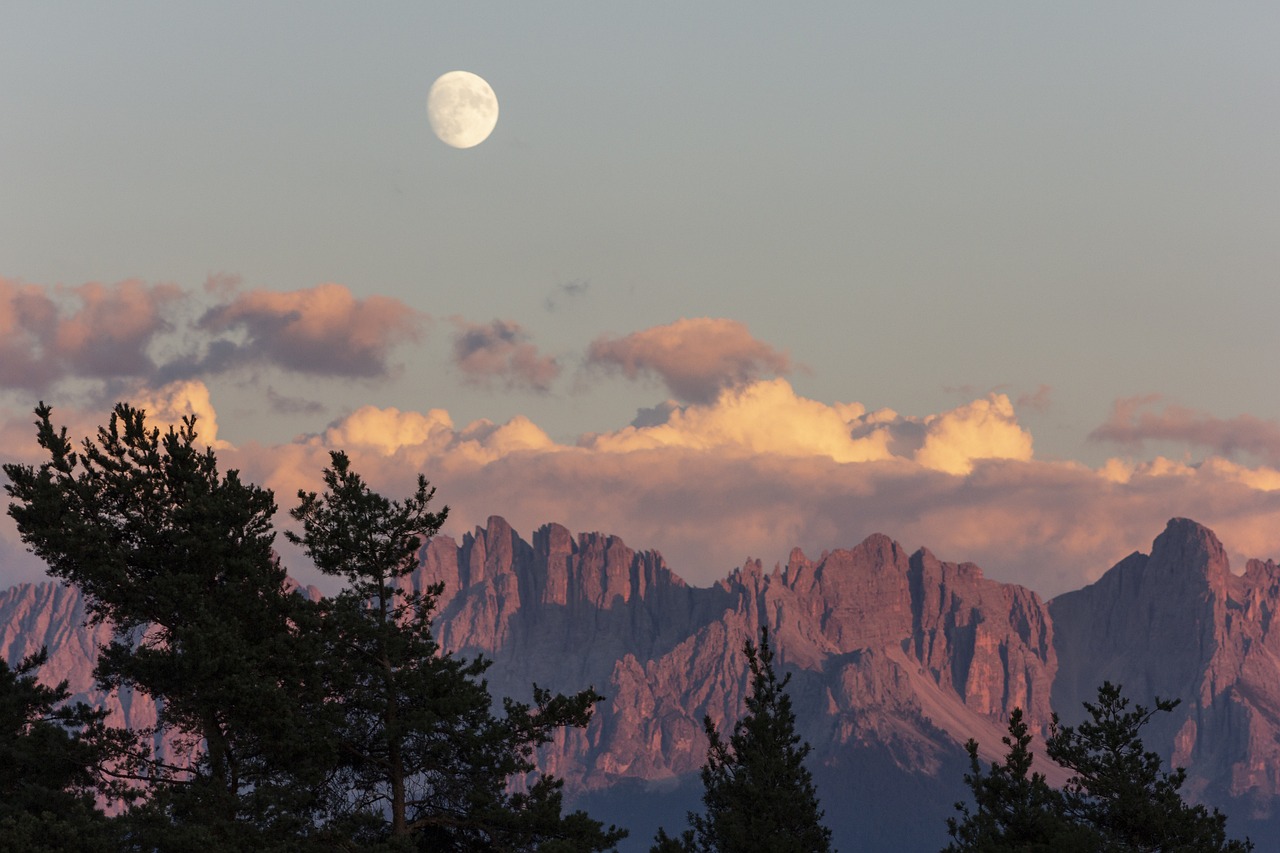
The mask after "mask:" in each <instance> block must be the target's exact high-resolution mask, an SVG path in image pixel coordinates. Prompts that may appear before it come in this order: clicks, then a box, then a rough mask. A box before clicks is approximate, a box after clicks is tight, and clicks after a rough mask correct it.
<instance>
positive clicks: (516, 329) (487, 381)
mask: <svg viewBox="0 0 1280 853" xmlns="http://www.w3.org/2000/svg"><path fill="white" fill-rule="evenodd" d="M452 322H453V325H454V329H455V331H454V335H453V363H454V365H455V366H456V367H457V368H458V370H460V371H461V372H462V376H463V378H464V379H465V380H466V381H467V382H468V383H470V384H473V385H479V386H490V385H493V384H494V383H499V384H501V385H502V386H504V387H506V388H508V389H514V388H527V389H530V390H533V391H539V392H543V393H545V392H547V391H549V390H550V389H551V383H552V382H553V381H554V380H555V379H556V377H558V376H559V375H560V371H561V367H560V364H559V363H558V362H557V361H556V360H555V358H554V357H552V356H549V355H543V354H542V353H540V352H539V351H538V348H537V347H536V346H535V345H534V344H532V343H530V340H529V335H528V333H527V332H525V330H524V329H523V328H522V327H521V326H520V324H519V323H516V322H514V321H511V320H493V321H491V322H489V323H471V322H468V321H467V320H464V319H463V318H461V317H454V318H452Z"/></svg>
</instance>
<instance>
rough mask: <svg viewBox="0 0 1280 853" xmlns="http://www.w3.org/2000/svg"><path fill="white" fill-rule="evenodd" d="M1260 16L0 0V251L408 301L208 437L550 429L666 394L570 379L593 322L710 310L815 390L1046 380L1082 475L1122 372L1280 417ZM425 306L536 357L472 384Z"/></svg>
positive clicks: (244, 391) (34, 262) (1053, 7)
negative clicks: (327, 285) (354, 423)
mask: <svg viewBox="0 0 1280 853" xmlns="http://www.w3.org/2000/svg"><path fill="white" fill-rule="evenodd" d="M1278 38H1280V6H1278V5H1277V4H1274V3H1224V4H1206V3H1169V2H1160V3H1155V2H1150V3H1115V2H1106V3H1062V4H1028V3H1020V2H1008V3H969V4H955V3H875V4H867V3H810V4H800V5H796V4H785V5H784V4H757V3H747V4H743V3H718V2H717V3H699V4H686V3H634V4H626V5H624V4H603V3H588V2H581V3H561V2H548V3H509V4H502V5H496V4H494V5H491V4H483V5H482V4H473V3H465V4H463V3H451V4H444V3H419V2H412V3H410V2H396V3H389V2H388V3H378V4H359V3H312V2H307V3H278V2H252V3H249V2H238V3H228V2H220V3H203V4H200V3H161V2H151V3H133V2H111V3H37V2H10V3H6V4H5V5H3V7H0V277H4V278H8V279H10V280H16V281H19V282H23V283H26V284H30V285H37V286H39V287H42V288H47V289H53V288H55V287H56V286H57V285H66V286H68V287H74V286H77V285H81V284H84V283H85V282H90V281H98V282H103V283H108V284H109V283H114V282H119V281H121V280H124V279H131V278H136V279H141V280H142V281H144V282H146V283H148V284H157V283H162V282H173V283H176V284H177V285H179V286H180V287H182V288H183V289H184V290H187V291H192V292H196V291H199V289H200V287H201V286H202V285H203V283H204V281H205V280H206V278H207V277H208V276H209V275H211V274H229V275H234V276H239V277H241V278H242V280H243V285H242V287H243V288H244V289H253V288H262V289H267V290H274V291H290V290H298V289H303V288H310V287H313V286H315V285H318V284H321V283H324V282H337V283H339V284H342V285H344V286H346V287H348V288H350V289H351V290H352V291H353V292H354V294H355V295H356V296H357V297H368V296H373V295H385V296H391V297H395V298H397V299H399V300H402V301H403V302H404V303H406V304H407V305H408V306H410V307H412V308H416V309H418V310H420V311H423V312H427V313H430V314H431V315H433V317H434V318H435V319H434V323H433V324H432V326H431V330H430V331H429V333H428V334H427V336H426V337H425V338H424V339H423V340H422V341H421V342H419V343H417V344H406V345H404V346H401V347H399V348H398V349H396V350H395V353H394V357H393V359H392V360H393V361H394V362H396V363H397V364H402V365H403V366H404V369H403V371H402V373H400V374H399V376H398V378H394V379H392V380H382V381H373V380H362V381H351V380H339V379H328V378H326V379H320V378H307V377H304V376H295V375H291V374H287V373H279V374H271V373H269V372H267V373H260V374H257V377H256V379H255V380H252V381H251V380H250V379H249V378H246V376H244V375H237V374H223V375H218V376H211V377H209V378H208V379H207V380H206V381H207V383H208V385H209V387H210V389H211V390H212V394H213V401H214V404H215V405H216V406H217V408H218V412H219V425H220V435H221V436H222V437H223V438H225V439H227V440H230V441H232V442H235V443H240V442H245V441H248V440H250V439H258V440H261V441H264V442H272V441H284V440H287V439H289V438H290V437H292V436H294V435H296V434H298V433H304V432H311V433H314V432H318V431H320V430H322V429H323V428H324V426H325V424H326V423H328V422H330V421H332V420H334V419H336V418H339V417H340V416H342V415H344V414H345V413H347V412H348V411H350V410H351V409H353V408H355V407H357V406H359V405H361V404H365V403H371V404H375V405H378V406H384V407H385V406H396V407H399V408H401V409H404V410H413V411H425V410H427V409H430V408H445V409H448V410H449V411H450V412H451V413H452V415H453V418H454V420H455V421H456V422H457V423H459V424H462V423H465V422H467V421H469V420H472V419H474V418H481V417H484V418H489V419H492V420H494V421H498V422H502V421H505V420H507V419H509V418H511V417H512V416H514V415H516V414H524V415H527V416H528V417H530V418H531V419H532V420H533V421H534V422H535V423H537V424H538V425H539V426H541V427H542V428H543V429H545V430H546V431H547V432H548V433H549V434H550V435H551V436H552V437H553V438H555V439H556V440H558V441H563V442H572V441H573V440H574V439H575V437H576V436H578V435H579V434H580V433H584V432H600V431H606V430H616V429H619V428H620V427H622V426H624V425H625V424H626V423H627V422H628V421H630V420H631V418H632V417H633V416H634V415H635V413H636V411H637V409H639V408H642V407H647V406H652V405H654V404H656V403H658V402H660V401H661V400H662V399H664V397H666V396H667V390H666V389H665V388H664V387H662V385H661V384H660V383H658V382H653V383H650V384H645V383H640V384H636V383H629V382H627V381H625V380H624V379H622V378H620V377H607V376H604V377H602V376H600V375H594V374H593V375H588V374H586V373H584V372H583V370H582V369H581V368H580V367H579V363H580V360H581V358H582V357H583V354H584V352H585V350H586V348H587V346H588V344H589V343H590V342H591V341H592V340H593V339H596V338H597V337H599V336H600V335H602V334H606V333H607V334H611V335H614V336H621V335H624V334H627V333H630V332H635V331H638V330H641V329H645V328H648V327H652V326H658V325H661V324H666V323H670V322H672V321H674V320H677V319H678V318H681V317H723V318H732V319H735V320H739V321H742V322H744V323H745V324H746V325H747V326H748V327H749V329H750V331H751V333H752V335H753V336H754V337H755V338H756V339H758V340H760V341H763V342H765V343H767V344H769V345H771V346H773V347H775V348H777V349H780V350H786V351H787V352H788V353H789V354H790V356H791V357H792V358H793V359H794V360H795V361H796V362H799V363H801V364H802V365H804V366H805V367H806V368H807V370H805V371H800V372H795V373H793V374H791V375H790V377H789V378H790V381H791V383H792V384H793V385H794V387H795V389H796V390H797V391H798V392H799V393H801V394H803V395H805V396H807V397H810V398H813V399H816V400H820V401H823V402H826V403H834V402H838V401H858V402H861V403H863V404H865V405H866V406H868V407H869V408H871V409H876V408H881V407H891V408H893V409H895V410H897V411H898V412H901V413H903V414H906V415H911V416H925V415H928V414H929V413H936V412H941V411H944V410H946V409H949V408H951V407H954V406H956V405H959V404H962V403H965V402H967V401H970V400H973V399H974V398H976V397H981V396H982V395H984V394H986V393H987V392H989V391H991V390H1001V391H1004V392H1005V393H1007V394H1008V395H1009V396H1010V397H1011V398H1015V399H1017V398H1019V397H1026V396H1029V395H1033V394H1034V393H1035V392H1036V391H1037V390H1038V389H1040V388H1041V386H1049V391H1048V392H1047V396H1046V395H1045V394H1041V396H1040V397H1039V402H1040V403H1041V404H1042V405H1040V406H1039V407H1035V406H1031V405H1023V406H1020V407H1019V408H1018V413H1017V417H1018V420H1019V422H1020V423H1021V424H1022V425H1023V426H1024V427H1026V428H1027V429H1028V430H1029V431H1030V432H1031V433H1032V434H1033V435H1034V437H1035V448H1036V456H1037V457H1038V458H1047V459H1078V460H1082V461H1085V462H1087V463H1089V464H1093V465H1096V464H1099V463H1100V462H1101V460H1103V459H1104V458H1106V457H1107V456H1110V455H1114V454H1115V453H1117V449H1116V448H1115V447H1114V446H1100V445H1098V444H1097V443H1096V442H1089V441H1088V440H1087V436H1088V434H1089V433H1090V431H1092V430H1093V429H1095V428H1096V427H1098V426H1099V425H1100V424H1102V423H1103V422H1104V421H1105V420H1106V419H1107V417H1108V415H1109V413H1110V411H1111V408H1112V405H1113V402H1114V401H1115V400H1117V399H1120V398H1126V397H1131V396H1135V395H1145V394H1162V395H1164V396H1165V399H1166V401H1167V402H1173V403H1178V404H1181V405H1183V406H1185V407H1188V408H1190V409H1194V410H1198V411H1201V412H1203V413H1204V414H1205V415H1206V416H1207V417H1212V418H1219V419H1233V418H1237V417H1238V416H1241V415H1252V416H1256V417H1257V418H1260V419H1262V420H1264V421H1274V420H1275V419H1277V418H1280V395H1277V393H1276V391H1277V359H1276V346H1275V322H1276V321H1275V318H1276V316H1277V313H1280V312H1278V311H1277V309H1280V296H1277V270H1280V233H1278V231H1280V159H1278V158H1280V50H1277V49H1276V44H1277V39H1278ZM453 69H463V70H468V71H472V72H475V73H477V74H480V75H481V76H483V77H484V78H485V79H486V80H488V82H489V83H490V84H491V85H492V86H493V88H494V90H495V92H496V93H497V96H498V98H499V101H500V104H501V115H500V118H499V121H498V125H497V128H496V129H495V131H494V133H493V135H492V136H491V137H490V138H489V140H488V141H486V142H485V143H483V144H482V145H480V146H478V147H477V148H474V149H469V150H461V151H460V150H455V149H451V148H448V147H446V146H445V145H443V144H441V143H440V142H438V141H437V140H436V139H435V138H434V137H432V135H431V132H430V129H429V127H428V124H427V121H426V114H425V103H424V101H425V96H426V92H427V89H428V88H429V87H430V85H431V82H432V81H433V80H434V79H435V78H436V77H437V76H438V75H439V74H441V73H443V72H445V71H449V70H453ZM583 285H585V286H583ZM570 291H573V292H572V293H571V292H570ZM451 317H461V318H465V320H466V321H467V322H471V323H488V322H490V321H492V320H494V319H503V320H509V321H516V322H518V323H519V324H521V325H522V326H523V327H524V329H525V331H526V333H527V335H528V340H529V341H530V342H531V343H533V344H535V345H536V346H537V347H538V348H539V349H540V351H541V352H543V353H545V354H550V355H554V356H557V357H558V358H559V360H560V364H561V366H562V368H563V372H562V373H561V375H560V377H559V378H558V379H557V380H556V381H555V383H554V384H552V385H551V387H550V390H549V391H547V392H544V393H535V392H533V391H527V390H526V391H521V390H515V391H509V390H502V389H501V388H489V389H485V388H477V387H472V386H469V385H467V384H465V383H463V382H461V381H460V377H459V375H458V373H457V370H456V368H455V367H453V366H451V364H450V358H449V353H450V346H451V335H452V334H453V328H454V327H453V325H452V324H451V321H450V319H449V318H451ZM268 387H270V388H271V389H272V390H273V392H274V393H276V394H277V395H285V396H291V397H295V398H298V399H299V400H305V401H310V402H313V403H319V404H320V408H314V407H313V409H312V410H311V411H307V412H302V413H294V414H284V413H279V412H272V411H270V410H269V408H268V407H267V405H266V402H265V401H266V396H265V394H266V389H267V388H268ZM0 393H3V394H4V395H5V396H4V397H3V400H4V401H6V402H5V405H6V408H7V409H9V410H12V411H23V410H25V409H27V408H28V406H29V403H30V402H31V401H30V400H29V399H28V398H29V397H30V396H32V395H31V394H30V393H29V392H28V391H9V392H0ZM1046 401H1047V405H1044V404H1045V402H1046ZM1154 449H1160V450H1162V451H1164V452H1169V453H1172V454H1173V455H1175V456H1176V455H1177V454H1179V453H1184V452H1188V451H1186V449H1185V448H1184V447H1183V446H1182V445H1178V444H1176V443H1175V444H1172V445H1169V444H1148V445H1146V446H1145V447H1144V448H1143V449H1141V450H1140V451H1137V452H1139V454H1140V455H1141V454H1143V453H1145V454H1148V455H1149V454H1150V453H1151V452H1154ZM1246 461H1247V460H1246ZM1255 461H1256V459H1255ZM1155 532H1158V531H1153V535H1154V533H1155ZM638 544H645V543H638Z"/></svg>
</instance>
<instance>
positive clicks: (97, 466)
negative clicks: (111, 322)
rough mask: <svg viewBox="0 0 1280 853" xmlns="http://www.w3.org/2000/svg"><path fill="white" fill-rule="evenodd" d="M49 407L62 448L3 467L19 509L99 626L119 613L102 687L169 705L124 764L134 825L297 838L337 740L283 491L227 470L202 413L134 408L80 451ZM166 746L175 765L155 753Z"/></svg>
mask: <svg viewBox="0 0 1280 853" xmlns="http://www.w3.org/2000/svg"><path fill="white" fill-rule="evenodd" d="M36 415H37V423H36V427H37V440H38V441H39V443H40V446H41V447H43V448H44V449H45V451H46V452H47V453H48V454H49V460H48V461H46V462H44V463H43V464H41V465H40V466H38V467H31V466H24V465H5V466H4V470H5V473H6V474H7V475H8V477H9V480H10V482H9V483H8V484H7V485H6V489H7V491H8V493H9V495H10V496H11V497H12V498H13V502H12V503H11V504H10V505H9V513H10V515H12V516H13V518H14V519H15V520H16V521H17V523H18V530H19V532H20V533H21V535H22V538H23V540H24V541H25V542H26V543H27V544H28V546H29V547H30V548H31V550H32V551H33V552H34V553H35V554H36V555H37V556H39V557H41V558H43V559H44V561H45V562H46V563H47V564H48V566H49V573H50V574H51V575H53V576H54V577H56V578H59V579H61V580H64V581H67V582H68V583H71V584H73V585H75V586H76V587H78V588H79V589H80V591H81V592H82V593H83V595H84V597H85V601H86V605H87V607H88V610H89V612H90V614H91V619H92V621H94V622H98V623H100V622H104V621H105V622H107V623H109V624H110V625H111V627H112V629H113V639H112V641H111V642H110V643H109V644H108V645H107V646H105V647H104V648H103V649H102V650H101V652H100V655H99V659H98V665H97V669H96V671H95V675H96V677H97V680H98V683H99V685H100V686H101V687H102V688H104V689H119V688H129V689H132V690H134V691H136V692H138V693H141V694H144V695H147V696H150V697H152V698H153V699H155V700H156V702H157V707H158V709H159V719H158V721H157V724H156V730H155V731H154V732H152V733H150V734H152V735H154V737H153V738H146V739H140V743H142V744H144V745H146V746H147V747H148V748H147V749H144V750H141V751H138V752H135V753H134V754H133V755H132V756H131V761H129V762H127V763H126V764H125V765H121V766H122V767H124V768H125V772H127V773H128V774H129V775H131V776H132V777H133V781H135V782H136V783H138V784H140V785H144V786H145V787H146V789H147V795H148V796H147V798H146V804H145V807H143V809H142V810H141V811H140V812H138V813H137V814H136V815H134V816H135V817H136V818H137V822H136V824H135V826H134V829H133V830H132V835H131V837H132V838H134V839H135V840H136V841H138V843H141V844H149V845H150V846H151V847H152V848H154V849H162V850H163V849H196V848H197V847H199V848H202V849H203V850H204V851H205V853H209V851H216V850H237V849H253V848H257V849H265V848H267V847H272V848H274V849H288V848H287V847H286V846H285V841H284V839H293V838H296V837H298V836H299V834H300V833H304V832H305V828H306V827H307V826H309V825H310V823H311V817H310V815H309V814H308V813H307V809H308V806H307V803H306V802H305V800H306V798H307V796H308V794H309V792H310V791H311V790H312V789H313V782H314V781H315V780H314V779H310V778H308V777H307V774H308V773H309V772H311V771H315V774H316V778H319V777H320V775H321V774H322V767H321V766H320V765H318V764H317V762H316V761H315V759H316V757H317V756H318V755H319V754H320V753H321V752H322V751H323V743H317V742H316V738H315V737H313V736H312V732H313V729H312V728H311V726H310V721H312V720H317V719H319V718H321V717H322V716H323V710H324V706H323V705H322V704H321V703H320V702H319V701H318V699H319V698H320V697H318V695H316V694H315V691H314V690H313V689H312V685H316V684H318V680H317V679H316V678H315V672H316V670H315V668H314V666H309V661H310V659H312V658H313V655H311V654H309V653H308V652H306V651H304V648H303V645H302V644H303V643H304V642H305V641H306V640H307V637H308V636H309V633H310V632H308V631H304V630H302V629H301V626H302V625H303V624H304V623H305V622H306V621H307V620H308V619H309V618H310V617H309V616H308V613H307V607H308V602H307V601H306V600H305V599H303V598H302V597H300V596H297V595H293V594H291V592H290V590H289V588H288V587H287V585H286V579H285V574H284V570H283V568H281V566H280V564H279V562H278V560H277V559H276V557H275V556H274V554H273V552H272V543H273V538H274V533H273V530H272V526H271V524H272V522H271V519H272V514H273V513H274V511H275V502H274V500H273V497H272V495H271V492H270V491H268V490H265V489H261V488H258V487H256V486H253V485H249V484H245V483H242V482H241V481H240V479H239V476H238V475H237V473H236V472H235V471H229V472H227V473H226V474H225V475H224V474H221V473H219V471H218V465H217V460H216V458H215V455H214V452H213V451H212V449H208V448H205V449H201V448H200V447H199V445H198V444H197V433H196V428H195V420H194V418H188V419H186V420H185V421H184V422H183V424H182V426H181V427H180V428H178V429H174V428H170V429H169V431H168V432H167V433H165V434H161V432H160V430H159V429H157V428H148V426H147V424H146V420H145V413H144V412H143V411H142V410H140V409H137V408H134V407H131V406H129V405H127V404H123V403H122V404H120V405H118V406H117V407H116V408H115V410H114V411H113V412H112V414H111V418H110V421H109V422H108V424H107V425H106V426H105V427H101V428H99V430H98V433H97V436H96V438H95V439H89V438H86V439H85V440H84V441H83V442H82V444H81V449H80V450H79V452H77V451H76V450H75V449H74V448H73V445H72V443H71V441H69V440H68V439H67V432H66V429H65V428H64V429H61V430H55V429H54V427H53V424H52V421H51V410H50V408H49V407H48V406H45V405H44V404H43V403H42V404H41V405H40V406H39V407H38V408H37V409H36ZM309 696H314V697H315V698H316V700H317V701H314V702H312V703H311V705H310V707H309V708H307V707H305V703H306V701H307V697H309ZM157 740H159V741H163V742H164V743H166V744H168V745H169V746H172V747H174V748H175V750H176V752H177V754H176V755H175V756H172V760H165V759H164V757H163V755H162V754H160V753H157V752H156V751H154V750H152V749H151V748H150V744H154V743H155V742H156V741H157ZM183 753H185V755H184V754H183ZM190 755H194V756H195V758H194V761H193V760H190V759H189V758H188V756H190ZM146 839H152V840H151V841H150V842H148V841H146Z"/></svg>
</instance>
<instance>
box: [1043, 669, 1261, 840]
mask: <svg viewBox="0 0 1280 853" xmlns="http://www.w3.org/2000/svg"><path fill="white" fill-rule="evenodd" d="M1177 706H1178V701H1177V700H1172V701H1171V700H1165V699H1159V698H1157V699H1156V704H1155V707H1154V708H1147V707H1144V706H1142V705H1134V706H1133V707H1132V708H1131V707H1130V703H1129V700H1128V699H1127V698H1125V697H1124V696H1123V695H1122V693H1121V689H1120V687H1119V686H1118V685H1114V684H1112V683H1111V682H1104V683H1103V685H1102V686H1101V687H1100V688H1098V700H1097V702H1096V703H1094V702H1086V703H1084V707H1085V710H1086V711H1087V712H1088V713H1089V719H1087V720H1085V721H1084V722H1082V723H1080V725H1078V726H1063V725H1061V724H1060V723H1059V721H1058V718H1057V716H1056V715H1055V716H1054V719H1053V726H1052V729H1053V731H1052V733H1051V735H1050V737H1049V739H1048V741H1047V742H1046V744H1045V747H1046V749H1045V751H1046V752H1047V753H1048V755H1049V757H1050V758H1052V759H1053V760H1054V761H1055V762H1057V763H1058V764H1060V765H1062V766H1063V767H1065V768H1067V769H1068V770H1070V771H1072V776H1071V778H1070V779H1068V780H1067V784H1066V787H1065V788H1064V789H1063V798H1064V810H1065V813H1066V815H1067V816H1068V817H1069V818H1070V819H1072V820H1075V821H1077V822H1079V823H1082V824H1084V825H1086V826H1088V827H1090V828H1092V829H1093V830H1094V831H1096V832H1097V833H1098V834H1099V836H1100V837H1101V839H1102V844H1101V846H1100V848H1099V849H1102V850H1108V851H1109V850H1124V851H1138V853H1147V851H1150V853H1156V851H1165V850H1176V851H1186V853H1244V851H1248V850H1252V849H1253V845H1252V844H1251V843H1250V842H1249V841H1247V840H1246V841H1237V840H1231V839H1228V838H1227V832H1226V822H1227V818H1226V816H1225V815H1224V814H1222V813H1221V812H1219V811H1218V810H1217V809H1212V810H1210V809H1208V808H1206V807H1204V806H1203V805H1191V804H1188V803H1186V802H1185V801H1183V799H1182V794H1181V788H1182V784H1183V782H1184V781H1185V780H1186V775H1187V774H1186V770H1184V769H1183V768H1180V767H1179V768H1177V769H1175V770H1174V771H1173V772H1172V773H1166V772H1164V771H1163V770H1162V769H1161V760H1160V756H1159V755H1157V754H1156V753H1154V752H1151V751H1149V750H1147V749H1146V748H1145V747H1144V746H1143V744H1142V740H1141V738H1140V737H1139V735H1140V733H1141V731H1142V728H1143V727H1144V726H1145V725H1146V724H1147V723H1148V722H1150V721H1151V719H1152V717H1154V716H1155V715H1156V714H1157V713H1168V712H1170V711H1172V710H1173V709H1174V708H1176V707H1177Z"/></svg>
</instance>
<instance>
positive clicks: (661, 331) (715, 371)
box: [587, 317, 792, 403]
mask: <svg viewBox="0 0 1280 853" xmlns="http://www.w3.org/2000/svg"><path fill="white" fill-rule="evenodd" d="M587 363H588V364H589V365H591V366H595V367H601V368H605V369H610V370H617V371H620V372H621V373H622V375H623V376H626V377H627V378H628V379H636V378H639V377H641V376H645V375H652V376H656V377H658V378H659V379H661V380H662V382H663V383H664V384H665V385H666V386H667V388H668V389H669V390H670V391H671V393H672V394H673V395H675V396H676V397H677V398H679V399H681V400H686V401H688V402H694V403H708V402H711V401H712V400H714V399H715V398H716V396H717V395H718V394H719V393H720V392H721V391H722V390H724V389H726V388H735V387H739V386H742V385H745V384H747V383H748V382H751V381H753V380H755V379H758V378H761V377H763V376H770V375H773V376H778V375H784V374H786V373H789V372H790V371H791V369H792V365H791V360H790V358H789V357H788V356H787V354H786V353H784V352H779V351H778V350H775V349H774V348H773V347H771V346H769V345H768V344H766V343H764V342H762V341H758V340H756V339H755V338H753V337H752V336H751V333H750V332H748V331H747V327H746V326H745V325H743V324H742V323H740V322H738V321H737V320H728V319H723V318H716V317H695V318H692V319H680V320H677V321H675V322H674V323H669V324H667V325H665V326H654V327H652V328H649V329H644V330H642V331H639V332H632V333H631V334H629V335H626V336H624V337H621V338H611V337H609V336H601V337H599V338H596V339H595V340H594V341H592V343H591V346H590V348H589V349H588V351H587Z"/></svg>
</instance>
